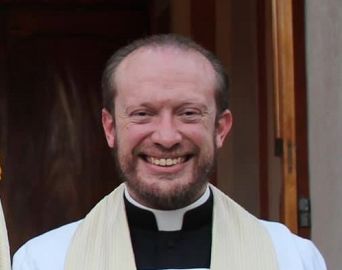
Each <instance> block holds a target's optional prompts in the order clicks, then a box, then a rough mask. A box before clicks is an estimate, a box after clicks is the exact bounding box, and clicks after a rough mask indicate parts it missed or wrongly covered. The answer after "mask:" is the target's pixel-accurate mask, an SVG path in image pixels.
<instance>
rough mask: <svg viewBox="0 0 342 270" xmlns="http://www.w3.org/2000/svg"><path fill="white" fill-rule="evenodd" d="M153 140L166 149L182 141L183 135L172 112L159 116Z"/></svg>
mask: <svg viewBox="0 0 342 270" xmlns="http://www.w3.org/2000/svg"><path fill="white" fill-rule="evenodd" d="M151 140H152V142H153V143H155V144H157V145H159V146H162V147H163V148H165V149H171V148H173V147H175V146H176V145H178V144H179V143H180V142H181V141H182V135H181V133H180V132H179V130H178V128H177V125H176V123H175V121H174V119H173V118H172V114H163V115H160V116H159V121H158V122H157V123H156V127H155V130H154V131H153V133H152V136H151Z"/></svg>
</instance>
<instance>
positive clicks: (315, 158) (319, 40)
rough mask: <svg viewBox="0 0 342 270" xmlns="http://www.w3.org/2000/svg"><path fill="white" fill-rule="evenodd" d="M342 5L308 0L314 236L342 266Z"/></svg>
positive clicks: (332, 264) (331, 262) (333, 264)
mask: <svg viewBox="0 0 342 270" xmlns="http://www.w3.org/2000/svg"><path fill="white" fill-rule="evenodd" d="M341 28H342V4H341V0H326V1H324V2H323V1H321V0H310V1H306V38H307V41H306V44H307V71H308V98H309V99H308V101H309V149H310V153H309V156H310V157H309V158H310V181H311V183H310V185H311V197H312V209H313V213H312V218H313V219H312V221H313V232H312V236H313V240H314V241H315V242H316V244H317V245H318V246H319V248H320V249H321V251H322V253H323V255H324V257H325V258H326V261H327V263H328V268H329V269H341V265H342V257H341V254H342V232H341V228H342V207H341V206H342V143H341V139H342V34H341Z"/></svg>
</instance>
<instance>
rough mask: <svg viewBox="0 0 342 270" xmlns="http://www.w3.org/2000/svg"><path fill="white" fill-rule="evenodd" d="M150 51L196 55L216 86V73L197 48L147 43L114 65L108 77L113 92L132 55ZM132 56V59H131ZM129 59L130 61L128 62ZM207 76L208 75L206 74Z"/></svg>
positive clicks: (154, 52) (187, 55) (152, 52)
mask: <svg viewBox="0 0 342 270" xmlns="http://www.w3.org/2000/svg"><path fill="white" fill-rule="evenodd" d="M149 51H150V52H151V54H152V55H155V54H157V53H159V52H161V53H162V52H164V51H165V52H170V51H171V53H175V54H176V56H177V54H180V55H181V56H182V54H184V56H186V57H195V58H196V57H197V59H200V61H203V62H202V63H203V64H204V65H203V66H204V67H205V68H208V71H209V70H210V71H209V72H210V73H211V75H212V77H211V76H210V77H211V78H212V83H213V87H214V88H216V84H217V75H216V72H215V69H214V67H213V65H212V63H211V62H210V61H209V60H208V59H207V58H206V57H205V56H204V55H203V54H202V53H200V52H198V51H197V50H195V49H193V48H188V47H184V48H180V47H179V46H177V45H174V44H161V45H160V44H147V45H145V46H142V47H139V48H137V49H135V50H133V51H132V52H130V53H129V54H128V55H126V56H125V57H124V58H123V59H122V60H121V61H120V62H119V63H118V65H117V66H116V67H115V70H113V72H112V74H111V77H110V83H111V85H112V87H115V89H116V91H115V94H117V93H118V88H117V84H116V83H117V81H118V77H117V76H118V75H119V74H120V73H121V72H122V71H121V70H122V69H123V68H125V67H127V64H132V63H134V61H135V60H134V57H135V56H136V55H141V54H144V53H145V52H147V53H148V52H149ZM132 58H133V59H132ZM130 61H131V62H130ZM121 76H124V75H123V74H121ZM208 77H209V76H208Z"/></svg>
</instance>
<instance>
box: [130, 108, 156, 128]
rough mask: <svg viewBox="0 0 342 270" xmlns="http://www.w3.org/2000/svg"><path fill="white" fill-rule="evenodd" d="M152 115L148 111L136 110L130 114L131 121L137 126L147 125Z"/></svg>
mask: <svg viewBox="0 0 342 270" xmlns="http://www.w3.org/2000/svg"><path fill="white" fill-rule="evenodd" d="M152 116H153V113H152V112H151V111H149V110H145V109H144V110H137V111H133V112H132V113H131V114H130V118H131V121H132V122H134V123H138V124H143V123H147V122H149V121H150V120H151V118H152Z"/></svg>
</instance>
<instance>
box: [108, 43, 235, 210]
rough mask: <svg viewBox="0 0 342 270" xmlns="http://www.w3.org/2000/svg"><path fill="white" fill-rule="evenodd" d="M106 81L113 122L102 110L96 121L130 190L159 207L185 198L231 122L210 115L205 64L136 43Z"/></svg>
mask: <svg viewBox="0 0 342 270" xmlns="http://www.w3.org/2000/svg"><path fill="white" fill-rule="evenodd" d="M114 79H115V82H116V87H117V90H118V91H117V95H116V98H115V112H114V115H115V119H112V116H111V115H110V114H109V113H108V112H107V111H106V110H103V125H104V129H105V132H106V137H107V141H108V144H109V146H110V147H112V148H114V149H115V150H116V156H117V160H118V164H119V167H120V169H121V171H122V173H123V175H124V177H125V180H126V182H127V186H128V191H129V193H130V195H131V196H132V197H133V198H134V199H135V200H137V201H138V202H140V203H141V204H143V205H145V206H149V207H153V208H159V209H176V208H180V207H184V206H186V205H188V204H190V203H192V202H193V201H195V200H196V199H197V198H198V197H199V196H201V195H202V194H203V192H204V190H205V188H206V184H207V175H208V173H209V171H210V169H211V167H212V165H213V162H214V158H215V152H216V149H217V148H218V147H220V146H221V145H222V143H223V140H224V138H225V136H226V135H227V133H228V132H229V129H230V127H231V115H230V113H229V111H225V112H224V113H223V114H222V115H221V116H219V117H218V118H217V119H216V105H215V98H214V96H215V95H214V86H215V74H214V71H213V68H212V66H211V65H210V63H209V62H208V61H207V60H206V59H205V58H204V57H203V56H201V55H200V54H198V53H195V52H184V51H181V50H179V49H175V48H142V49H138V50H137V51H135V52H133V53H131V54H130V55H129V56H128V57H127V58H125V59H124V60H123V62H122V63H121V64H120V65H119V67H118V69H117V72H116V75H115V78H114ZM215 121H216V122H215Z"/></svg>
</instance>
